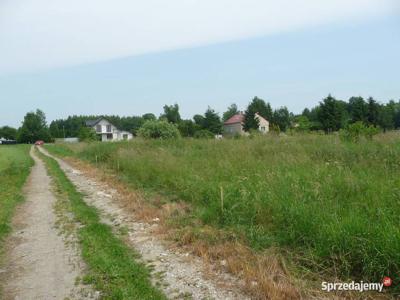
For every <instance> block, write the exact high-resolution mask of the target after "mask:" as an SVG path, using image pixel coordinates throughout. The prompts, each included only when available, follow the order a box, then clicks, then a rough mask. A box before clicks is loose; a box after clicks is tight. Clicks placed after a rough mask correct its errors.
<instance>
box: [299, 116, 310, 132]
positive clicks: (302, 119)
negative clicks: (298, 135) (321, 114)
mask: <svg viewBox="0 0 400 300" xmlns="http://www.w3.org/2000/svg"><path fill="white" fill-rule="evenodd" d="M295 122H296V123H297V126H296V127H295V129H296V130H297V131H302V132H307V131H309V130H310V129H311V122H310V120H309V119H308V118H307V117H306V116H304V115H300V116H297V117H296V118H295Z"/></svg>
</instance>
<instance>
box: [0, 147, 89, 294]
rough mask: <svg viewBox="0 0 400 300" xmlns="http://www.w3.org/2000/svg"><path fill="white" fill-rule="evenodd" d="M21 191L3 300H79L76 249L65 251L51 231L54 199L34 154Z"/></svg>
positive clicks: (6, 269) (10, 240)
mask: <svg viewBox="0 0 400 300" xmlns="http://www.w3.org/2000/svg"><path fill="white" fill-rule="evenodd" d="M31 156H32V157H33V159H34V160H35V165H34V167H33V168H32V171H31V174H30V176H29V178H28V180H27V183H26V185H25V187H24V194H25V200H26V201H25V202H24V203H23V204H22V205H20V206H19V207H18V209H17V211H16V214H15V217H14V219H13V225H14V226H13V227H14V229H15V230H14V232H13V233H12V234H11V236H10V238H9V239H8V240H7V254H6V267H5V269H4V270H3V274H2V278H0V282H2V283H3V289H4V290H3V296H4V299H21V300H29V299H41V300H46V299H67V298H68V299H71V298H72V299H81V298H82V297H81V296H78V294H79V292H78V291H77V288H78V287H77V286H75V279H76V277H77V276H79V275H80V272H79V266H80V260H79V256H78V255H77V251H76V249H73V248H72V247H67V246H66V243H65V241H64V240H63V237H62V236H61V235H60V234H59V232H58V229H57V228H56V227H55V224H56V221H57V217H56V214H55V212H54V204H55V203H56V197H55V196H54V194H53V193H52V189H51V180H50V177H49V176H48V175H47V172H46V169H45V166H44V163H43V162H42V161H41V160H40V159H39V158H38V157H37V156H36V155H35V154H34V151H33V148H32V149H31Z"/></svg>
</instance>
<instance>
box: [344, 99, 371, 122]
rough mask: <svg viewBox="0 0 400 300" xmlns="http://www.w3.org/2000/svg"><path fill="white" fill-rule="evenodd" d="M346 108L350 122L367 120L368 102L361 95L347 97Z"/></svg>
mask: <svg viewBox="0 0 400 300" xmlns="http://www.w3.org/2000/svg"><path fill="white" fill-rule="evenodd" d="M348 110H349V113H350V118H351V123H355V122H363V123H365V124H366V123H367V122H368V104H367V103H366V102H365V101H364V99H363V98H362V97H351V98H350V99H349V104H348Z"/></svg>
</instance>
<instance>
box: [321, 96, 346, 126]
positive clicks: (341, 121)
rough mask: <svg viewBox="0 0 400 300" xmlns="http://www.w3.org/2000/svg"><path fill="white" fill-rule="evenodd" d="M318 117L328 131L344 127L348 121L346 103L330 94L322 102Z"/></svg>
mask: <svg viewBox="0 0 400 300" xmlns="http://www.w3.org/2000/svg"><path fill="white" fill-rule="evenodd" d="M318 119H319V122H320V123H321V125H322V129H323V130H324V131H325V132H327V133H329V132H333V131H337V130H339V129H340V128H343V127H344V126H345V125H346V123H347V122H346V121H347V120H346V119H347V110H346V103H345V102H343V101H339V100H336V99H335V98H333V97H332V96H331V95H329V96H328V97H327V98H325V99H324V100H323V102H321V103H320V109H319V111H318Z"/></svg>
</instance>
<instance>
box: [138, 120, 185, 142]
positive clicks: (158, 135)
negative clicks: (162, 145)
mask: <svg viewBox="0 0 400 300" xmlns="http://www.w3.org/2000/svg"><path fill="white" fill-rule="evenodd" d="M138 136H140V137H143V138H145V139H176V138H179V137H180V136H181V134H180V133H179V130H178V128H177V127H176V126H175V125H174V124H171V123H168V122H166V121H156V120H150V121H146V122H145V123H144V124H143V126H142V127H140V128H139V130H138Z"/></svg>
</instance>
